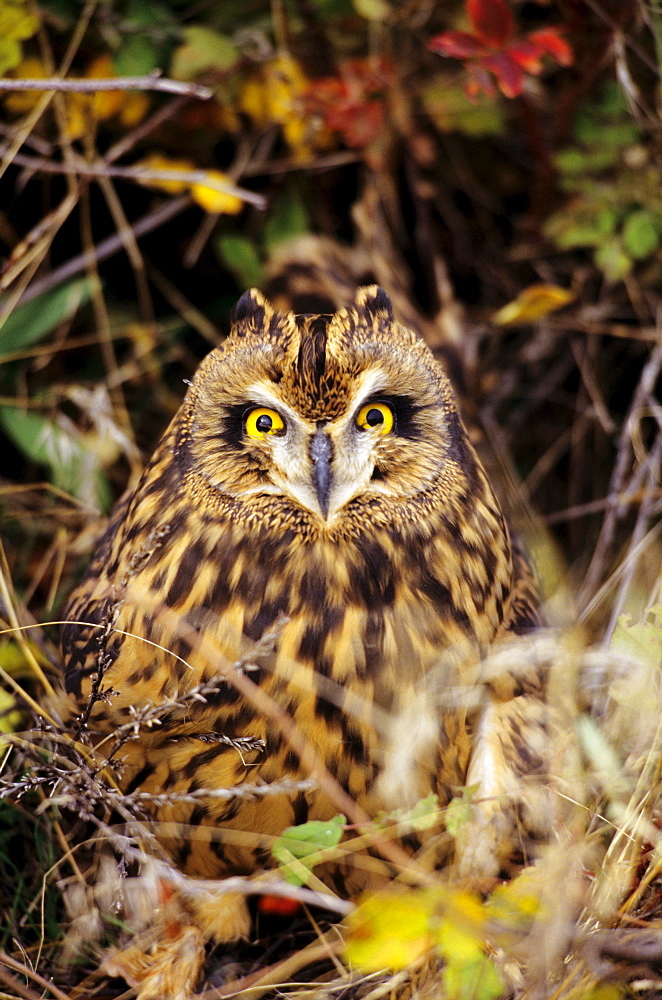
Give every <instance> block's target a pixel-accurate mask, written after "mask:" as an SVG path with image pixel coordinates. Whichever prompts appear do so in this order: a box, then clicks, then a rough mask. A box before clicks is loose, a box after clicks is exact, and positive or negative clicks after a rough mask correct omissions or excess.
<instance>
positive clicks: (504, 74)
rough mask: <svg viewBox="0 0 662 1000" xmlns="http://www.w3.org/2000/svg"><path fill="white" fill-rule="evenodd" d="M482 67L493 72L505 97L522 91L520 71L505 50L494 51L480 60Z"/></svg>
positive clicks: (516, 94) (515, 95) (513, 95)
mask: <svg viewBox="0 0 662 1000" xmlns="http://www.w3.org/2000/svg"><path fill="white" fill-rule="evenodd" d="M480 63H481V66H482V67H483V68H484V69H487V70H489V71H490V73H494V75H495V77H496V81H497V85H498V87H499V90H500V91H501V93H502V94H503V95H504V96H505V97H517V96H518V95H519V94H521V93H522V84H523V77H522V71H521V69H520V68H519V66H518V65H517V63H516V62H515V61H514V60H513V59H511V58H510V56H509V55H508V54H507V53H505V52H495V53H494V54H493V55H491V56H484V57H483V58H482V59H481V60H480Z"/></svg>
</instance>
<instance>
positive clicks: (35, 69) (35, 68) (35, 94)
mask: <svg viewBox="0 0 662 1000" xmlns="http://www.w3.org/2000/svg"><path fill="white" fill-rule="evenodd" d="M9 75H10V76H11V77H14V78H15V79H17V80H43V79H44V77H45V76H46V67H45V66H44V64H43V62H42V61H41V59H38V58H37V57H36V56H27V57H26V58H25V59H23V60H22V61H21V62H20V63H19V64H18V66H16V68H15V69H13V70H12V72H11V73H10V74H9ZM42 96H43V91H40V90H17V91H16V93H14V94H12V93H11V92H10V93H8V94H7V96H6V97H5V98H4V104H5V107H6V108H7V110H8V111H11V113H12V114H14V115H25V114H27V113H28V111H32V109H33V108H34V107H35V105H36V104H37V102H38V101H40V100H41V98H42Z"/></svg>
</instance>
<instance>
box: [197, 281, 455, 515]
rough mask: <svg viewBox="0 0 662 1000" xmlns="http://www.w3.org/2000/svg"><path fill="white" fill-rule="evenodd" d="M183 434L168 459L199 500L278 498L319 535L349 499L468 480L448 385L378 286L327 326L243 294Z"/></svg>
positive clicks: (376, 500)
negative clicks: (317, 527)
mask: <svg viewBox="0 0 662 1000" xmlns="http://www.w3.org/2000/svg"><path fill="white" fill-rule="evenodd" d="M182 426H183V433H182V434H181V435H180V440H179V443H178V454H179V456H180V457H183V456H185V457H186V458H187V459H188V462H187V464H188V467H189V468H190V469H194V470H195V472H196V475H197V477H202V479H203V480H204V482H205V483H206V485H207V487H208V488H210V489H211V490H213V491H219V492H220V493H221V494H223V495H224V496H226V497H228V498H231V499H232V500H233V501H235V502H236V501H239V502H246V503H247V504H250V503H251V502H253V503H254V502H255V499H256V497H257V496H270V497H274V496H278V497H281V498H284V499H285V500H287V501H288V502H289V503H290V504H294V505H296V506H298V507H299V508H301V509H303V510H305V511H307V512H308V513H309V514H310V515H312V517H313V518H315V519H318V520H319V521H321V522H323V523H326V524H327V525H331V524H333V523H334V521H335V520H337V519H338V518H339V517H340V516H341V515H342V512H343V511H345V510H346V509H347V508H348V506H350V505H352V503H353V502H354V503H356V502H357V501H358V499H359V498H360V502H361V503H362V504H365V503H366V502H368V503H370V505H371V506H374V505H383V504H384V503H388V502H392V501H393V500H394V499H398V500H403V499H406V498H410V497H413V496H415V495H417V494H422V493H425V492H426V491H428V490H430V489H431V488H433V487H435V488H438V487H439V484H440V482H442V483H443V482H447V483H448V484H453V486H454V488H455V487H457V486H458V485H461V484H460V483H459V480H460V479H462V478H463V469H464V467H465V466H466V457H467V455H466V454H465V452H466V441H465V436H464V431H463V429H462V427H461V425H460V422H459V418H458V415H457V411H456V409H455V404H454V401H453V395H452V391H451V389H450V386H449V383H448V380H447V379H446V377H445V376H444V375H443V373H442V371H441V370H440V369H439V367H438V366H437V364H436V362H435V361H434V359H433V357H432V355H431V353H430V352H429V350H428V349H427V348H426V347H425V345H424V344H423V343H422V342H421V341H419V340H418V339H417V338H416V337H415V335H414V334H413V333H411V332H410V331H409V330H406V329H404V328H403V327H401V326H399V325H398V324H397V323H396V322H395V320H394V318H393V314H392V311H391V304H390V302H389V300H388V297H387V296H386V294H385V293H384V292H383V291H381V289H378V288H377V287H375V286H372V287H369V288H363V289H360V290H359V292H358V294H357V298H356V302H355V305H354V306H353V307H352V308H350V309H343V310H340V311H339V312H337V313H336V314H335V315H333V316H295V315H294V314H292V313H277V312H275V311H274V310H273V308H272V307H271V305H270V304H269V303H268V302H267V301H266V300H265V299H264V298H263V297H262V295H261V294H260V293H259V292H256V291H250V292H247V293H246V294H245V295H244V296H243V297H242V299H241V300H240V302H239V304H238V306H237V311H236V319H235V324H234V326H233V329H232V332H231V334H230V336H229V337H228V339H227V340H226V341H225V343H224V344H223V345H222V346H221V347H220V348H218V349H217V350H215V351H213V352H212V353H211V354H210V355H209V356H208V357H207V358H206V359H205V361H204V362H203V364H202V365H201V366H200V369H199V370H198V372H197V374H196V376H195V379H194V381H193V384H192V386H191V389H190V390H189V394H188V396H187V400H186V402H185V404H184V414H183V423H182ZM465 485H466V484H465Z"/></svg>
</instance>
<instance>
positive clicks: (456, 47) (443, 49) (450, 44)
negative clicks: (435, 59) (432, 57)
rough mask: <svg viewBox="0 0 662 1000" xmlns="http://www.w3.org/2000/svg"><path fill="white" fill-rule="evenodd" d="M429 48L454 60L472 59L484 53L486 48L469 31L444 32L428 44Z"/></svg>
mask: <svg viewBox="0 0 662 1000" xmlns="http://www.w3.org/2000/svg"><path fill="white" fill-rule="evenodd" d="M428 48H430V49H432V51H433V52H440V53H441V54H442V56H451V57H452V58H453V59H472V58H473V57H474V56H478V55H480V54H481V52H484V50H485V46H484V45H483V43H482V42H481V41H480V39H478V38H476V36H475V35H470V34H469V32H468V31H442V33H441V34H440V35H435V36H434V38H431V39H430V41H429V42H428Z"/></svg>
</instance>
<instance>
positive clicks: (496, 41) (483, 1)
mask: <svg viewBox="0 0 662 1000" xmlns="http://www.w3.org/2000/svg"><path fill="white" fill-rule="evenodd" d="M467 13H468V14H469V18H470V20H471V24H472V27H473V29H474V31H475V32H476V34H477V35H478V37H479V39H480V40H481V42H484V43H485V44H486V45H491V46H494V48H497V49H500V48H502V47H503V45H504V43H505V42H507V41H508V39H509V38H512V36H513V34H514V32H515V21H514V19H513V15H512V12H511V10H510V8H509V7H508V6H507V4H506V3H505V2H504V0H467Z"/></svg>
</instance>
